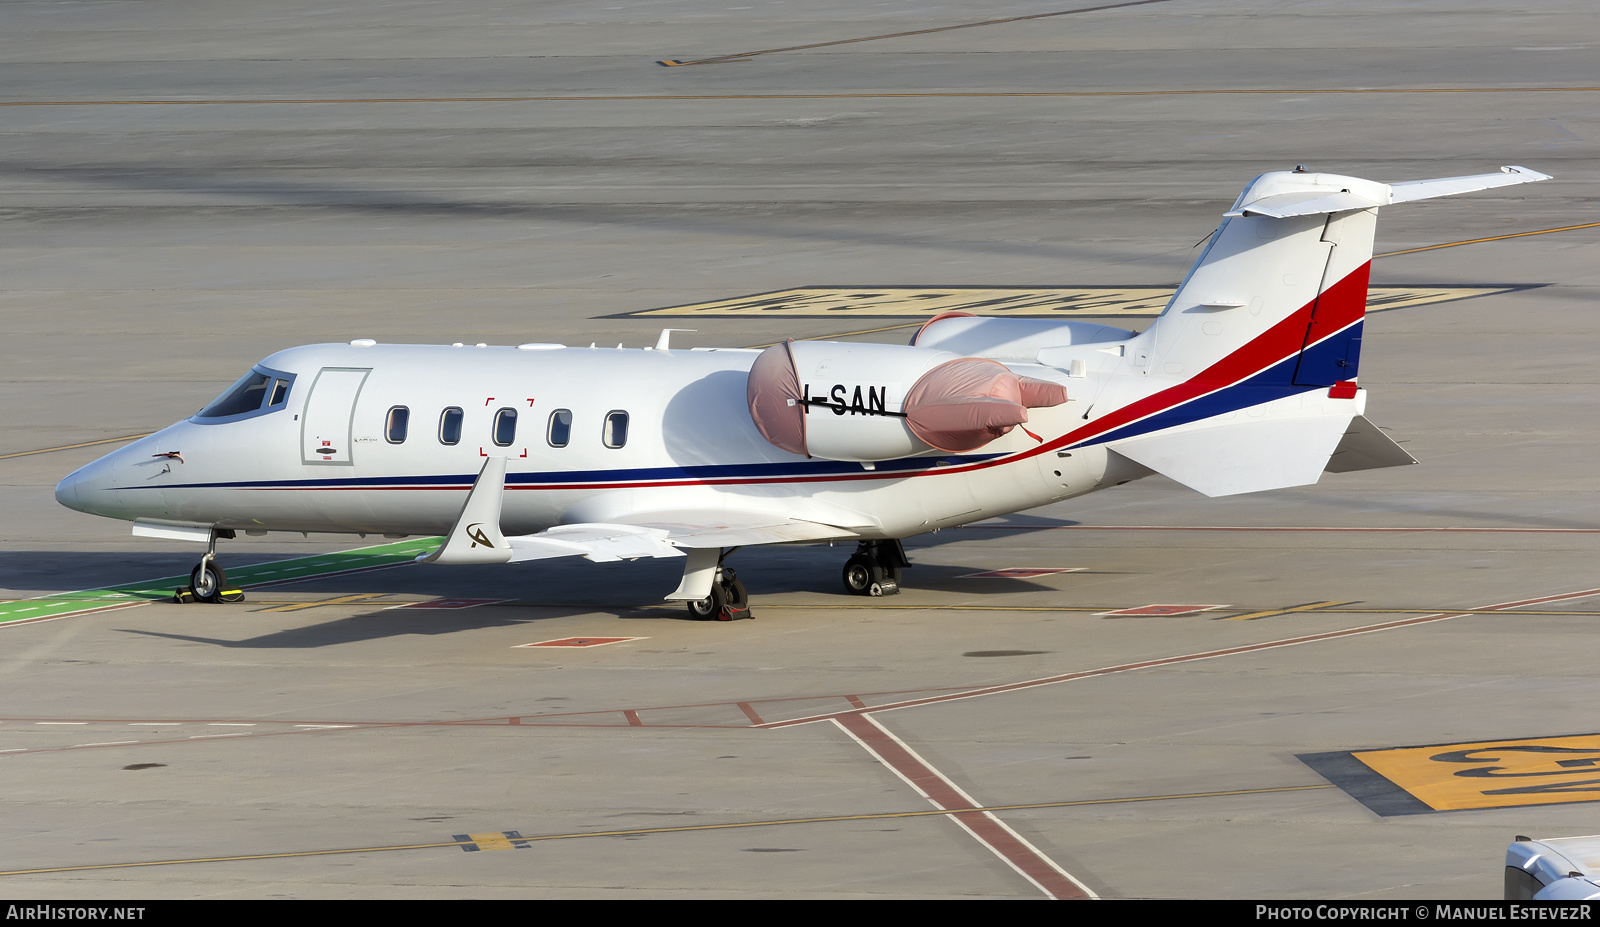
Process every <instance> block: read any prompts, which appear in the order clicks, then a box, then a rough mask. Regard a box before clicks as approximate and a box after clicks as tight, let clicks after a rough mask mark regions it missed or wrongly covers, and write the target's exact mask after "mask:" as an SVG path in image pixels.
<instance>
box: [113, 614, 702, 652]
mask: <svg viewBox="0 0 1600 927" xmlns="http://www.w3.org/2000/svg"><path fill="white" fill-rule="evenodd" d="M196 611H197V612H198V611H199V609H196ZM628 611H629V610H628V609H618V608H615V607H610V608H608V607H596V608H587V607H584V606H581V605H577V606H570V607H560V608H553V607H538V608H532V607H506V606H493V605H483V606H479V607H477V608H465V609H441V610H427V611H424V610H409V609H375V610H373V611H368V612H363V613H362V614H359V615H351V616H349V617H346V618H337V619H334V620H333V621H324V622H320V623H318V624H313V625H304V626H301V627H295V628H282V629H279V630H276V631H272V632H269V633H267V634H261V635H257V636H255V637H246V638H239V639H229V638H224V637H207V636H202V635H198V634H174V633H172V632H169V631H151V630H146V629H143V628H113V629H112V630H114V631H118V632H120V633H123V634H138V635H140V636H142V637H159V638H163V639H165V640H173V641H186V642H189V643H194V644H209V645H211V646H214V647H224V648H229V649H242V650H307V649H312V648H319V647H336V646H338V645H340V644H359V643H364V642H367V641H374V640H382V639H384V638H391V637H405V636H408V635H417V636H431V635H439V634H455V633H458V632H461V631H480V630H487V629H493V628H510V627H519V626H522V625H530V626H531V625H538V624H539V623H541V622H544V621H549V620H551V619H555V618H568V617H572V616H576V615H592V614H595V613H597V612H598V613H606V612H610V613H612V614H614V615H616V617H619V618H621V617H646V616H645V615H642V614H641V615H628V614H626V613H627V612H628ZM206 614H207V615H212V614H214V615H217V616H218V617H219V618H222V617H225V616H227V614H228V613H227V612H223V611H217V612H212V611H209V610H208V611H207V612H206ZM257 614H259V613H257ZM649 617H659V618H676V617H678V613H677V612H669V611H666V610H663V611H662V612H661V613H660V614H655V615H650V616H649ZM685 620H687V619H685ZM238 623H239V622H238V621H237V620H236V619H230V620H228V621H227V622H223V621H220V620H219V621H217V622H215V623H214V624H215V625H219V626H222V627H228V626H234V627H237V626H238Z"/></svg>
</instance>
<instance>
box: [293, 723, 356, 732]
mask: <svg viewBox="0 0 1600 927" xmlns="http://www.w3.org/2000/svg"><path fill="white" fill-rule="evenodd" d="M295 727H300V728H305V729H306V730H309V731H331V730H334V729H337V728H345V727H355V725H354V724H296V725H295Z"/></svg>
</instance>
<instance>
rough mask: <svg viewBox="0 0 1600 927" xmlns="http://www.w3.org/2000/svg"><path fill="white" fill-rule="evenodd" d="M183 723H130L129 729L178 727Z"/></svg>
mask: <svg viewBox="0 0 1600 927" xmlns="http://www.w3.org/2000/svg"><path fill="white" fill-rule="evenodd" d="M182 723H183V722H182V721H129V722H128V726H129V727H177V726H178V725H180V724H182Z"/></svg>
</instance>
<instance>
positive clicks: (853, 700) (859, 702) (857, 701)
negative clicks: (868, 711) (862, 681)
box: [844, 695, 867, 708]
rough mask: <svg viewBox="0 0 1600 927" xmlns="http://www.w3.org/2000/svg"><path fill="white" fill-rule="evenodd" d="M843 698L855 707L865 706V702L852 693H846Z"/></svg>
mask: <svg viewBox="0 0 1600 927" xmlns="http://www.w3.org/2000/svg"><path fill="white" fill-rule="evenodd" d="M844 698H845V701H847V702H849V703H850V704H852V705H854V706H855V707H857V708H865V707H867V703H866V702H863V701H862V700H861V699H859V698H856V697H855V696H854V695H846V696H845V697H844Z"/></svg>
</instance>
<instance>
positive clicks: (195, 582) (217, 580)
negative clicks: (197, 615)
mask: <svg viewBox="0 0 1600 927" xmlns="http://www.w3.org/2000/svg"><path fill="white" fill-rule="evenodd" d="M218 538H227V539H228V540H232V539H233V538H234V533H233V529H231V528H213V529H211V540H210V542H209V543H207V544H206V554H205V556H204V557H201V558H200V562H199V564H197V565H196V566H195V568H194V570H192V571H191V572H190V573H189V585H187V586H179V587H178V590H177V591H176V592H174V593H173V594H172V600H173V601H174V602H177V603H179V604H182V603H185V602H243V601H244V591H243V590H240V589H230V588H228V574H227V573H226V572H225V571H224V570H223V569H222V564H220V563H218V562H217V539H218Z"/></svg>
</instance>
